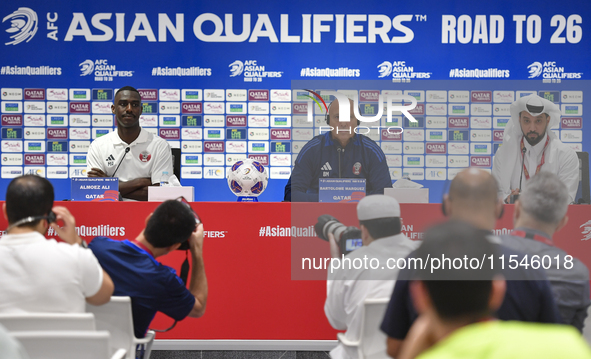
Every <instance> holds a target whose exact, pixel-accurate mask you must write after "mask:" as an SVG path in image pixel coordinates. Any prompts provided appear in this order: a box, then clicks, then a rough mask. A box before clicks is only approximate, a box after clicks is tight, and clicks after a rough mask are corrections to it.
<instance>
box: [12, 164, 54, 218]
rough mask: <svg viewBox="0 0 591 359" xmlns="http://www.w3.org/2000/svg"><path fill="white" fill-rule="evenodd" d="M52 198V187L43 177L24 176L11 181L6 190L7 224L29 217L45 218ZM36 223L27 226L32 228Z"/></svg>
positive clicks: (50, 206) (51, 203)
mask: <svg viewBox="0 0 591 359" xmlns="http://www.w3.org/2000/svg"><path fill="white" fill-rule="evenodd" d="M53 197H54V194H53V186H52V185H51V183H50V182H49V181H48V180H47V179H45V178H43V177H39V176H35V175H25V176H21V177H17V178H15V179H13V180H12V181H11V182H10V184H9V185H8V187H7V188H6V214H7V217H8V223H15V222H17V221H19V220H21V219H23V218H27V217H29V216H32V217H37V216H46V215H47V214H48V213H49V211H51V208H52V207H53ZM38 222H39V221H36V222H33V223H30V224H29V225H30V226H34V225H36V224H37V223H38Z"/></svg>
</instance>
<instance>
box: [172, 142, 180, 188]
mask: <svg viewBox="0 0 591 359" xmlns="http://www.w3.org/2000/svg"><path fill="white" fill-rule="evenodd" d="M170 151H171V152H172V172H173V173H174V175H175V176H176V178H178V179H179V181H180V180H181V149H180V148H171V149H170Z"/></svg>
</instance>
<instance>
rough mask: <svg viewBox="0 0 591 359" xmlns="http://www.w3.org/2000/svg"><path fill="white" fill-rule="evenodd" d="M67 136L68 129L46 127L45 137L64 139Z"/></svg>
mask: <svg viewBox="0 0 591 359" xmlns="http://www.w3.org/2000/svg"><path fill="white" fill-rule="evenodd" d="M66 138H68V130H67V129H65V128H48V129H47V139H49V140H54V139H66Z"/></svg>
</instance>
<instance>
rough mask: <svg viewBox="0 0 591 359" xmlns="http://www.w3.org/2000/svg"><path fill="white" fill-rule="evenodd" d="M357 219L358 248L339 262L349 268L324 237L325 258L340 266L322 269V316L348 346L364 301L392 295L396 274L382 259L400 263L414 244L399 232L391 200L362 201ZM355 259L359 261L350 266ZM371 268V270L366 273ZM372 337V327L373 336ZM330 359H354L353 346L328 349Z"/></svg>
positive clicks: (356, 331)
mask: <svg viewBox="0 0 591 359" xmlns="http://www.w3.org/2000/svg"><path fill="white" fill-rule="evenodd" d="M357 218H358V219H359V224H360V227H361V240H362V242H363V246H362V247H361V248H358V249H356V250H354V251H353V252H351V253H349V254H348V255H346V256H345V257H344V258H345V259H350V263H352V265H351V266H347V265H345V264H344V262H345V260H343V257H342V256H341V254H340V253H338V245H337V243H336V241H335V238H334V236H333V235H332V234H331V233H329V234H328V238H329V242H330V244H331V255H332V257H333V258H334V259H337V258H338V259H340V260H342V262H343V265H341V266H340V267H338V268H335V269H334V270H331V269H332V266H331V268H329V270H328V272H329V273H328V280H327V293H326V302H325V304H324V312H325V314H326V317H327V318H328V321H329V322H330V324H331V325H332V326H333V328H335V329H338V330H346V331H347V332H346V333H345V338H346V339H347V340H349V341H357V340H359V337H360V334H361V325H362V316H363V302H364V301H365V299H367V298H389V297H390V295H391V294H392V289H393V288H394V282H395V279H396V277H397V276H398V269H391V270H390V269H387V268H388V266H389V265H388V264H387V263H388V260H389V259H393V260H397V259H399V258H402V259H404V258H406V256H408V255H409V254H410V252H412V251H413V250H415V249H416V248H417V247H418V246H419V244H420V242H415V241H412V240H410V239H408V238H407V237H406V236H405V235H404V234H402V233H400V231H401V228H402V222H401V219H400V205H399V204H398V202H397V201H396V200H395V199H394V198H391V197H388V196H384V195H380V194H376V195H371V196H367V197H365V198H363V199H362V200H361V201H359V204H358V205H357ZM357 258H359V259H360V260H357V261H355V259H357ZM376 260H377V262H376ZM335 262H336V261H335ZM361 262H365V263H367V266H365V265H362V266H361V267H359V266H357V269H356V268H355V265H354V264H355V263H357V264H359V263H361ZM331 263H332V262H331ZM377 263H379V264H377ZM390 263H392V260H390ZM376 264H377V265H376ZM372 266H373V268H376V269H372ZM382 268H386V269H382ZM331 272H332V273H331ZM378 334H379V332H378V330H377V328H376V335H378ZM380 344H383V354H384V355H385V353H386V340H385V338H383V340H381V342H380ZM330 356H331V358H358V355H357V349H356V348H355V347H347V346H343V345H342V344H339V345H338V346H337V347H336V348H335V349H333V350H332V351H331V352H330Z"/></svg>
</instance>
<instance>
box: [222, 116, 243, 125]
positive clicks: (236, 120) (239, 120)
mask: <svg viewBox="0 0 591 359" xmlns="http://www.w3.org/2000/svg"><path fill="white" fill-rule="evenodd" d="M226 126H228V127H246V116H226Z"/></svg>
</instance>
